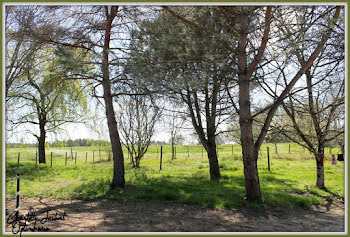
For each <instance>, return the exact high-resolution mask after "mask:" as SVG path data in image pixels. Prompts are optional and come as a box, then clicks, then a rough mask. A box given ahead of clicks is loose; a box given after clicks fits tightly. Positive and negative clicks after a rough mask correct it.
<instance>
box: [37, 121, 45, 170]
mask: <svg viewBox="0 0 350 237" xmlns="http://www.w3.org/2000/svg"><path fill="white" fill-rule="evenodd" d="M39 127H40V136H39V137H38V150H39V151H38V153H39V163H41V164H45V163H46V156H45V141H46V130H45V123H44V122H42V121H40V122H39Z"/></svg>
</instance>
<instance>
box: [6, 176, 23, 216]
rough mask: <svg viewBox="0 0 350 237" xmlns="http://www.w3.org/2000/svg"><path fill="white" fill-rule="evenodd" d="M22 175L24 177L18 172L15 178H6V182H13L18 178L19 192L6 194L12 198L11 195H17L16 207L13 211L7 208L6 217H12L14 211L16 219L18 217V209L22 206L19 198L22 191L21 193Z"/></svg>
mask: <svg viewBox="0 0 350 237" xmlns="http://www.w3.org/2000/svg"><path fill="white" fill-rule="evenodd" d="M21 177H22V175H20V174H17V176H16V177H13V178H10V179H6V183H8V182H11V181H13V180H17V192H16V193H15V194H8V195H6V198H11V197H14V196H15V197H16V208H15V209H13V210H11V211H9V210H7V209H6V219H7V218H8V217H10V216H11V215H12V214H13V213H14V212H16V219H18V211H19V209H20V207H19V199H20V193H21V190H20V184H21Z"/></svg>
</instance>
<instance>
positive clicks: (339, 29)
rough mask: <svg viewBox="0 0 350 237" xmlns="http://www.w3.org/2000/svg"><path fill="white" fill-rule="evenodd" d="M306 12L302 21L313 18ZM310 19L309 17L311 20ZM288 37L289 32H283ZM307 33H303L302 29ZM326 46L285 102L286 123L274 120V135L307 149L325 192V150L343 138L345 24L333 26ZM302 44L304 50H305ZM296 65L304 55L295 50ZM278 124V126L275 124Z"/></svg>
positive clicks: (303, 58) (304, 43)
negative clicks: (277, 133)
mask: <svg viewBox="0 0 350 237" xmlns="http://www.w3.org/2000/svg"><path fill="white" fill-rule="evenodd" d="M311 14H312V13H310V12H305V13H304V15H302V16H300V17H303V18H306V17H310V18H312V17H313V16H312V15H311ZM310 15H311V16H310ZM284 30H285V31H286V33H288V28H286V29H284ZM304 31H306V29H304ZM330 39H331V41H330V42H328V43H327V44H326V45H325V47H324V48H323V50H322V51H321V53H320V56H319V57H318V58H317V59H316V60H315V61H314V62H313V64H312V65H311V67H310V68H308V69H307V70H306V72H305V81H303V84H302V85H300V86H299V87H297V88H295V89H294V90H293V91H292V92H291V93H290V94H289V95H288V98H287V100H286V101H285V102H283V104H282V105H283V109H284V112H285V113H282V114H281V116H284V117H287V118H288V119H278V120H276V125H278V127H277V129H276V130H277V132H279V133H282V134H284V135H285V136H286V137H288V138H290V139H291V140H293V141H295V142H297V143H298V144H300V145H301V146H303V147H305V148H307V149H308V150H309V151H310V152H311V153H312V154H313V155H314V157H315V160H316V170H317V172H316V173H317V175H316V177H317V178H316V186H317V187H318V188H321V189H324V188H325V182H324V165H323V158H324V155H325V153H324V149H325V147H326V145H327V144H328V143H330V142H332V141H334V140H336V139H337V138H338V137H341V136H342V135H343V134H344V127H343V126H339V124H344V115H345V114H344V113H345V110H344V99H345V98H344V91H345V80H344V78H345V75H344V50H342V49H343V47H344V23H343V22H340V23H339V24H337V25H336V26H335V29H334V30H333V31H332V34H331V36H330ZM308 44H309V43H308V42H307V41H306V40H305V41H303V43H302V46H303V48H307V47H308ZM294 52H295V54H296V57H297V58H298V63H299V64H300V65H302V64H304V62H305V58H306V57H307V56H306V55H305V54H306V53H305V51H301V50H299V49H295V50H294ZM286 68H287V65H284V66H283V67H280V68H279V69H280V70H281V74H282V77H283V78H285V77H286V74H287V73H286V71H287V69H286ZM277 121H278V122H277Z"/></svg>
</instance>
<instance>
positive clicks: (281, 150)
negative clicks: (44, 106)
mask: <svg viewBox="0 0 350 237" xmlns="http://www.w3.org/2000/svg"><path fill="white" fill-rule="evenodd" d="M269 146H271V147H269ZM161 147H162V148H161ZM267 147H269V148H270V149H269V152H268V151H267ZM161 150H162V159H163V161H164V159H166V160H167V159H168V157H169V156H170V158H169V159H171V160H173V159H176V157H179V156H181V157H183V158H185V159H187V158H192V157H193V156H196V157H201V158H202V159H206V156H207V152H206V150H205V149H204V148H203V146H201V145H177V146H175V147H174V149H173V148H172V147H171V146H170V145H164V146H160V145H153V146H150V147H149V149H148V152H147V153H150V154H151V155H153V158H155V159H157V160H158V159H160V153H161ZM337 150H339V149H336V148H333V149H332V148H327V151H326V150H325V154H328V153H329V154H330V153H332V152H334V153H337ZM123 152H124V158H125V160H126V161H128V160H129V159H130V160H131V156H130V154H129V152H128V151H127V149H126V147H123ZM216 152H217V156H218V158H222V157H225V156H226V157H227V156H233V157H234V159H237V157H239V156H241V155H242V150H241V146H240V145H239V144H236V145H232V144H226V145H217V147H216ZM268 153H269V154H268ZM12 154H13V153H12ZM273 154H275V155H277V156H278V157H279V156H280V155H286V154H289V155H296V154H307V155H308V156H309V155H311V154H309V152H308V151H307V150H306V149H305V148H304V147H302V146H300V145H297V144H271V143H270V144H263V146H262V147H261V149H260V150H259V157H262V158H263V159H265V158H274V156H273ZM34 155H35V160H34V159H33V156H34ZM173 155H174V156H173ZM268 156H270V157H268ZM13 158H15V159H16V161H17V162H16V163H15V164H14V163H12V164H13V165H16V166H17V172H20V171H19V170H21V169H20V163H21V165H22V163H24V162H27V161H30V163H32V162H33V161H34V162H35V168H36V169H38V168H39V166H38V152H37V151H36V150H33V151H32V152H31V153H30V154H28V152H24V155H23V154H21V153H15V154H14V156H12V158H10V159H13ZM28 158H29V159H28ZM111 158H112V152H111V151H109V150H100V149H97V150H89V151H86V150H85V151H82V150H81V148H79V149H78V151H73V149H72V148H69V149H63V150H60V149H55V150H51V151H49V152H48V153H46V164H47V166H48V167H55V166H57V165H59V166H71V165H78V164H82V163H92V164H95V163H100V162H105V161H111ZM6 160H7V159H6ZM71 161H72V162H71ZM130 162H131V161H130ZM32 164H33V163H32ZM14 168H16V167H14Z"/></svg>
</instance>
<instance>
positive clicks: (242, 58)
mask: <svg viewBox="0 0 350 237" xmlns="http://www.w3.org/2000/svg"><path fill="white" fill-rule="evenodd" d="M303 7H304V6H303ZM303 7H301V8H303ZM304 8H308V7H307V6H305V7H304ZM218 9H220V10H221V12H222V17H220V18H218V19H220V20H222V21H225V22H226V24H228V25H230V26H231V27H232V29H236V30H235V31H234V32H233V34H232V38H233V39H235V41H234V42H230V41H228V40H227V35H223V34H221V32H220V30H221V29H218V30H216V31H215V30H214V31H213V30H212V29H211V28H210V27H208V26H207V25H203V24H200V23H198V22H196V21H195V20H193V19H190V18H188V17H186V16H184V15H183V13H180V12H179V11H178V10H177V9H174V8H172V7H165V10H166V11H167V12H169V13H170V14H171V15H172V16H174V17H175V18H177V19H179V20H180V21H181V22H183V23H184V24H186V25H188V26H191V27H193V28H196V29H198V30H200V31H202V32H205V33H206V35H207V36H208V37H210V38H212V39H213V40H214V41H216V42H217V43H218V45H220V47H222V48H225V49H226V50H227V53H228V54H229V55H230V56H231V57H232V58H233V61H234V63H235V65H236V67H237V78H238V88H239V95H238V105H235V103H234V101H233V100H232V102H233V105H234V107H235V108H236V111H237V112H238V114H239V124H240V130H241V144H242V155H243V164H244V176H245V187H246V198H247V200H248V201H256V200H260V199H261V191H260V183H259V175H258V167H257V159H258V151H259V149H260V146H261V144H262V142H263V140H264V138H265V136H266V134H267V132H268V129H269V127H270V124H271V121H272V118H273V116H274V114H275V113H276V111H277V108H278V107H279V105H281V103H282V101H283V100H284V99H285V98H286V96H287V95H288V93H289V92H290V90H291V89H292V88H293V86H294V85H295V84H296V82H297V81H298V80H299V79H300V78H301V76H302V75H303V74H304V73H305V72H306V71H307V70H308V69H309V68H310V66H311V64H312V63H313V62H314V61H315V59H316V58H317V56H318V55H319V54H320V52H321V50H322V49H323V47H324V45H325V43H326V42H327V40H328V38H329V35H330V32H331V29H332V28H333V27H334V22H336V20H337V18H338V17H339V14H340V10H341V7H333V6H331V7H324V6H320V7H319V8H317V14H318V16H319V17H318V18H316V20H314V21H309V22H300V21H297V20H298V19H296V21H295V22H291V21H293V20H294V19H295V18H294V17H293V14H284V13H286V12H290V11H292V12H293V11H294V12H295V11H297V10H298V9H297V8H293V7H281V8H278V7H275V8H273V7H270V6H268V7H255V6H249V7H246V6H244V7H242V6H239V7H224V6H220V7H218ZM273 9H274V11H273ZM274 13H275V14H276V16H275V17H273V14H274ZM332 13H333V15H332ZM281 18H282V19H284V20H285V22H289V23H288V24H289V26H290V27H291V28H292V29H293V30H294V32H298V28H299V27H300V26H302V25H305V24H311V26H313V25H314V24H315V22H317V20H320V19H322V21H323V22H322V23H324V19H327V18H328V19H329V20H328V22H326V24H325V25H326V26H325V27H319V29H318V30H317V31H318V35H321V37H319V38H321V39H320V41H319V42H316V43H315V44H314V45H313V47H311V48H309V49H308V50H310V49H311V50H312V51H311V52H310V54H308V58H306V59H305V62H304V64H302V65H301V66H300V67H299V68H298V69H296V70H295V71H296V73H294V77H292V79H291V80H290V81H289V82H288V84H287V85H286V86H285V87H284V88H283V89H282V90H281V92H280V93H279V94H278V96H277V97H275V98H274V101H272V103H271V104H270V105H268V106H267V107H265V108H264V109H262V110H263V111H267V116H266V119H265V121H264V125H263V126H262V129H261V132H260V134H259V136H258V138H257V139H256V140H254V138H253V131H252V125H253V118H254V115H252V111H251V103H252V101H251V89H252V88H251V86H252V82H254V81H255V80H256V79H257V75H258V74H257V71H258V69H259V68H261V67H262V66H263V65H264V64H267V63H269V61H268V60H264V57H263V56H264V52H265V49H266V47H267V46H268V45H269V44H268V43H269V41H270V44H272V43H273V42H276V41H279V40H280V39H278V38H276V37H279V35H278V33H279V32H278V31H279V30H278V24H276V23H275V22H277V21H276V19H281ZM320 25H321V24H320ZM323 25H324V24H323ZM214 29H215V28H214ZM308 29H310V30H311V29H312V30H315V28H312V27H309V28H308ZM272 39H273V42H271V41H272ZM288 40H289V41H288ZM288 40H287V41H286V40H284V41H282V40H281V42H282V44H283V43H284V44H285V45H287V46H288V44H292V45H298V44H299V43H300V42H298V41H297V39H295V38H293V37H290V38H289V39H288ZM269 46H270V45H269ZM296 47H297V46H296ZM233 69H235V68H234V67H233Z"/></svg>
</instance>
